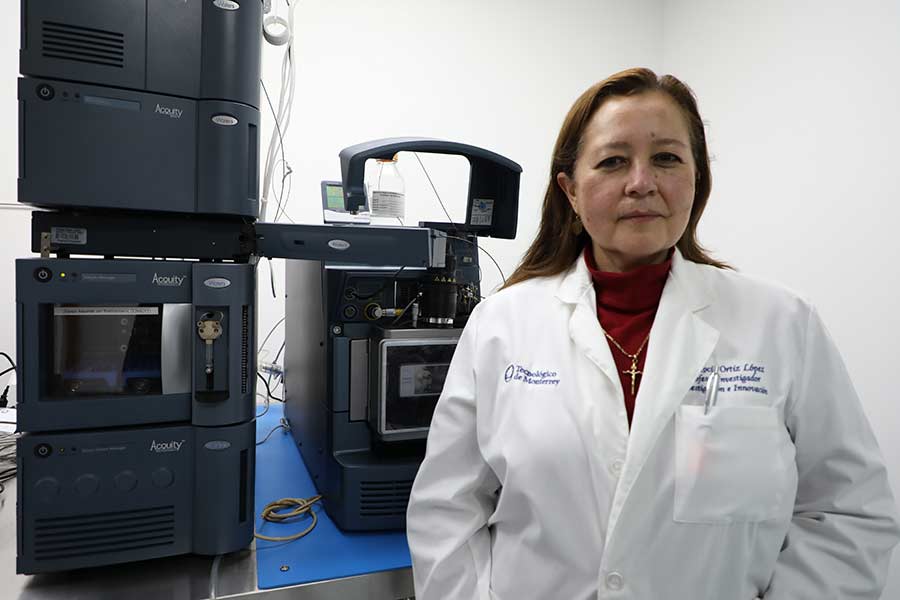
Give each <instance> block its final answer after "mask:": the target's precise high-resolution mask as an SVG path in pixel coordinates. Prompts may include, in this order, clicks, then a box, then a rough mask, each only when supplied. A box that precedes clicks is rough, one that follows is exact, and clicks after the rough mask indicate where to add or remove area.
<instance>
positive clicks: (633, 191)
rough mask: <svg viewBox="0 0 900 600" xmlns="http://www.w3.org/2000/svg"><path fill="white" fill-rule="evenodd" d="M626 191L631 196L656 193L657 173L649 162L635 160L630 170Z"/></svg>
mask: <svg viewBox="0 0 900 600" xmlns="http://www.w3.org/2000/svg"><path fill="white" fill-rule="evenodd" d="M625 193H626V194H627V195H629V196H647V195H649V194H653V193H656V174H655V173H654V172H653V167H652V166H651V165H650V164H649V163H644V162H641V161H634V162H633V163H632V167H631V170H630V171H629V172H628V180H627V181H626V184H625Z"/></svg>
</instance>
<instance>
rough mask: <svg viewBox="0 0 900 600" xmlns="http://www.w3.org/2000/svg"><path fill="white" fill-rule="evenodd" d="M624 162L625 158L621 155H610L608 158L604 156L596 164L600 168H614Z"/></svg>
mask: <svg viewBox="0 0 900 600" xmlns="http://www.w3.org/2000/svg"><path fill="white" fill-rule="evenodd" d="M624 163H625V159H624V158H623V157H621V156H610V157H609V158H604V159H603V160H601V161H600V162H599V163H597V166H598V167H599V168H601V169H615V168H616V167H618V166H620V165H622V164H624Z"/></svg>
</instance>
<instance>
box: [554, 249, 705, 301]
mask: <svg viewBox="0 0 900 600" xmlns="http://www.w3.org/2000/svg"><path fill="white" fill-rule="evenodd" d="M701 269H702V267H700V265H697V264H696V263H692V262H690V261H688V260H685V258H684V257H683V256H682V255H681V251H680V250H679V249H678V248H675V252H674V253H673V254H672V269H671V270H670V271H669V279H676V280H678V281H680V282H681V284H682V286H681V287H683V290H682V293H683V294H684V302H685V308H688V309H689V310H690V311H697V310H700V309H701V308H704V307H706V306H708V305H709V304H710V303H712V302H713V300H714V299H715V295H714V293H713V291H712V288H711V287H710V285H709V283H708V282H707V280H706V277H704V276H703V273H702V272H701ZM666 287H669V284H668V282H667V283H666ZM593 290H594V285H593V281H592V280H591V273H590V271H588V268H587V265H586V264H585V262H584V251H582V252H581V254H579V255H578V258H577V259H576V260H575V262H574V264H573V265H572V266H571V267H570V268H569V270H568V271H567V272H566V273H565V274H564V275H563V278H562V281H561V282H560V284H559V288H558V289H557V291H556V297H557V298H559V299H560V300H561V301H562V302H564V303H566V304H578V303H579V302H583V301H585V300H586V296H588V295H590V296H592V298H591V299H594V298H595V296H593ZM663 294H665V292H663ZM594 308H596V307H594Z"/></svg>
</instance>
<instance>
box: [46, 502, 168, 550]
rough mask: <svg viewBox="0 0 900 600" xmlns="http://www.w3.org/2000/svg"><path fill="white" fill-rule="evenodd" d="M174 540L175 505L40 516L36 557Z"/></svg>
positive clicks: (161, 544) (140, 546)
mask: <svg viewBox="0 0 900 600" xmlns="http://www.w3.org/2000/svg"><path fill="white" fill-rule="evenodd" d="M174 542H175V507H174V506H160V507H157V508H148V509H143V510H128V511H122V512H113V513H97V514H93V515H79V516H77V517H55V518H49V519H37V520H36V521H35V527H34V558H35V560H50V559H57V558H69V557H73V556H87V555H96V554H109V553H111V552H125V551H130V550H141V549H144V548H154V547H156V546H166V545H169V544H173V543H174Z"/></svg>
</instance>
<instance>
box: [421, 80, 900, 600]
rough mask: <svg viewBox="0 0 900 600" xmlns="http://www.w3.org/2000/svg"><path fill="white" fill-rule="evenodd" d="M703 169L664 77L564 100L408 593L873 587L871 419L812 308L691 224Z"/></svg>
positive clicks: (681, 94) (447, 412)
mask: <svg viewBox="0 0 900 600" xmlns="http://www.w3.org/2000/svg"><path fill="white" fill-rule="evenodd" d="M710 179H711V178H710V170H709V160H708V156H707V149H706V140H705V137H704V132H703V124H702V121H701V119H700V116H699V114H698V111H697V107H696V104H695V101H694V98H693V95H692V94H691V92H690V90H689V89H688V88H687V87H686V86H685V85H684V84H682V83H681V82H679V81H678V80H677V79H675V78H674V77H671V76H665V77H662V78H657V76H656V75H655V74H654V73H653V72H652V71H649V70H646V69H632V70H628V71H624V72H621V73H618V74H616V75H613V76H612V77H610V78H608V79H606V80H605V81H602V82H600V83H598V84H596V85H595V86H593V87H591V88H590V89H588V90H587V91H586V92H585V93H584V94H583V95H582V96H581V97H580V98H579V99H578V100H577V101H576V102H575V104H574V106H573V107H572V109H571V110H570V111H569V114H568V116H567V117H566V120H565V122H564V124H563V127H562V131H561V132H560V135H559V138H558V140H557V143H556V148H555V149H554V154H553V165H552V170H551V179H550V182H549V185H548V187H547V193H546V196H545V199H544V206H543V214H542V219H541V225H540V230H539V232H538V235H537V238H536V239H535V241H534V243H533V244H532V246H531V248H530V249H529V250H528V252H527V254H526V256H525V258H524V260H523V262H522V264H521V265H520V266H519V268H518V270H517V271H516V272H515V274H514V275H513V276H512V278H511V279H510V281H509V283H508V284H507V285H506V287H505V288H504V289H503V290H501V291H500V292H498V293H497V294H495V295H493V296H492V297H490V298H488V299H487V300H485V301H484V302H482V303H481V304H480V305H479V306H478V307H477V309H476V310H475V312H474V313H473V315H472V317H471V319H470V320H469V323H468V325H467V327H466V329H465V331H464V333H463V335H462V337H461V339H460V342H459V346H458V348H457V351H456V353H455V356H454V359H453V363H452V365H451V368H450V371H449V373H448V375H447V379H446V382H445V384H444V389H443V393H442V396H441V399H440V401H439V402H438V405H437V408H436V410H435V413H434V419H433V421H432V424H431V431H430V434H429V437H428V450H427V454H426V457H425V460H424V462H423V463H422V467H421V469H420V470H419V474H418V476H417V478H416V481H415V484H414V485H413V490H412V494H411V496H410V503H409V509H408V515H407V534H408V538H409V544H410V551H411V553H412V557H413V570H414V577H415V586H416V597H417V598H418V599H419V600H432V599H441V600H444V599H469V598H473V599H474V598H477V599H484V600H488V599H491V598H492V599H494V600H523V599H529V598H537V599H542V600H543V599H555V598H560V599H581V598H632V599H637V600H657V599H660V598H672V599H675V600H702V599H709V600H730V599H736V600H752V599H753V598H756V597H760V598H765V600H798V599H803V598H815V599H816V600H824V599H831V598H833V599H845V598H872V599H874V598H878V597H879V595H880V591H881V589H882V588H883V586H884V581H885V576H886V570H887V566H888V562H889V558H890V553H891V549H892V548H893V546H894V545H895V544H896V542H897V540H898V534H900V528H898V521H897V515H896V511H895V503H894V499H893V496H892V494H891V491H890V489H889V486H888V482H887V476H886V471H885V468H884V466H883V463H882V460H881V457H880V455H879V450H878V446H877V444H876V441H875V439H874V437H873V435H872V432H871V429H870V427H869V424H868V422H867V420H866V418H865V416H864V414H863V411H862V409H861V407H860V404H859V401H858V399H857V397H856V394H855V392H854V390H853V387H852V385H851V382H850V380H849V378H848V376H847V373H846V370H845V369H844V366H843V364H842V362H841V359H840V357H839V355H838V352H837V350H836V349H835V347H834V345H833V343H832V341H831V339H830V338H829V337H828V334H827V333H826V331H825V329H824V327H823V325H822V322H821V320H820V318H819V316H818V314H817V313H816V311H815V309H814V308H812V307H811V306H810V304H809V303H808V302H806V301H805V300H803V299H802V298H799V297H797V296H796V295H794V294H792V293H790V292H789V291H787V290H784V289H782V288H780V287H776V286H773V285H770V284H766V283H763V282H761V281H757V280H755V279H751V278H749V277H745V276H741V275H738V274H736V273H735V272H734V271H732V270H729V269H728V268H727V267H726V265H724V264H722V263H719V262H717V261H715V260H714V259H712V258H710V257H709V256H708V255H707V254H706V253H705V252H704V250H703V249H702V248H701V247H700V246H699V244H698V243H697V234H696V231H697V224H698V222H699V220H700V217H701V215H702V214H703V210H704V208H705V206H706V202H707V199H708V197H709V193H710ZM712 373H717V374H718V377H719V379H718V384H717V385H715V384H714V387H715V388H716V393H715V394H712V390H710V392H711V396H715V398H714V404H713V399H712V398H711V400H710V406H707V405H706V404H707V400H706V398H707V395H706V391H707V387H708V384H709V383H710V375H711V374H712Z"/></svg>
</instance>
